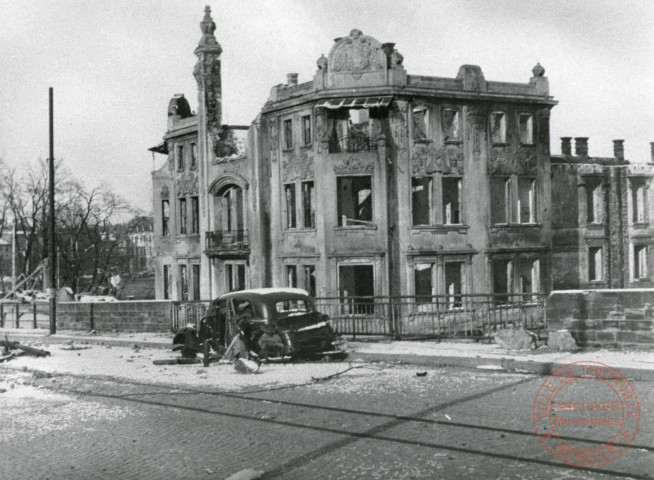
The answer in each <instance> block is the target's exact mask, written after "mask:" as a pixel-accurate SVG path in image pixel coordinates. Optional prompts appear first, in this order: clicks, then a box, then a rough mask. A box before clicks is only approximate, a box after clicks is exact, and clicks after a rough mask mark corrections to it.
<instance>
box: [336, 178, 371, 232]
mask: <svg viewBox="0 0 654 480" xmlns="http://www.w3.org/2000/svg"><path fill="white" fill-rule="evenodd" d="M337 191H338V218H339V221H340V226H341V227H347V226H361V225H371V224H372V177H369V176H361V177H338V178H337Z"/></svg>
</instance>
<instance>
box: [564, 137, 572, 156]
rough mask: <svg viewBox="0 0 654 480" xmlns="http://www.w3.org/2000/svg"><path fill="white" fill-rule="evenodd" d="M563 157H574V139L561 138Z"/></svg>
mask: <svg viewBox="0 0 654 480" xmlns="http://www.w3.org/2000/svg"><path fill="white" fill-rule="evenodd" d="M561 155H567V156H569V155H572V137H561Z"/></svg>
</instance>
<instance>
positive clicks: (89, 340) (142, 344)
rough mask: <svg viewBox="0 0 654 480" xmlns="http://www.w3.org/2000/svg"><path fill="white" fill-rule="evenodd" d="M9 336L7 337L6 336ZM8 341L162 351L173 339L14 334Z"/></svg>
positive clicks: (171, 346)
mask: <svg viewBox="0 0 654 480" xmlns="http://www.w3.org/2000/svg"><path fill="white" fill-rule="evenodd" d="M8 336H9V335H8ZM9 340H11V341H12V342H19V343H22V344H25V345H27V344H28V343H42V344H47V345H52V344H54V345H56V344H66V343H68V342H70V341H73V342H74V343H77V344H82V345H84V344H89V345H110V346H112V347H134V346H138V347H139V348H157V349H162V350H170V349H172V348H173V339H172V336H171V339H170V340H169V341H168V342H153V341H140V340H128V339H121V338H115V339H114V338H104V337H103V338H95V337H82V336H79V337H78V336H76V335H59V334H54V335H40V334H38V335H31V334H25V333H23V334H18V335H16V334H14V333H12V334H11V335H10V336H9Z"/></svg>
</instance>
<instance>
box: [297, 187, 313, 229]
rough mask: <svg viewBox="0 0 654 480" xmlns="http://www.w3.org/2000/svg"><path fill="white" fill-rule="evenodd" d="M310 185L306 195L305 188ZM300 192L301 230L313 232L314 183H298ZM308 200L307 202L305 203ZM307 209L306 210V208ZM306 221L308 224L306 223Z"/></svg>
mask: <svg viewBox="0 0 654 480" xmlns="http://www.w3.org/2000/svg"><path fill="white" fill-rule="evenodd" d="M309 184H311V188H310V189H309V192H308V195H307V191H306V190H305V186H307V185H309ZM300 192H301V197H302V198H301V206H300V208H301V210H302V215H301V218H302V228H304V229H305V230H315V228H316V182H314V181H313V180H303V181H301V182H300ZM307 198H308V201H307ZM307 203H308V205H307ZM307 207H308V208H307ZM307 220H308V222H307Z"/></svg>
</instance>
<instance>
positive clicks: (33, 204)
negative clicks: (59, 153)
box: [0, 160, 137, 292]
mask: <svg viewBox="0 0 654 480" xmlns="http://www.w3.org/2000/svg"><path fill="white" fill-rule="evenodd" d="M47 167H48V165H47V162H46V161H44V160H40V161H39V162H38V164H37V165H36V166H35V167H32V168H28V169H27V170H26V171H24V172H22V173H20V172H18V171H17V170H16V169H9V168H8V167H6V165H3V164H0V168H1V169H2V171H1V172H0V173H2V174H3V178H4V182H3V183H2V185H1V187H0V234H1V233H2V229H3V228H5V224H6V222H5V221H4V220H5V217H6V216H7V215H10V216H11V217H13V219H14V222H15V223H16V226H17V229H18V230H19V231H20V253H21V254H20V255H18V266H17V267H18V272H19V273H22V274H23V275H29V273H31V272H30V270H32V269H34V268H36V267H37V266H38V265H39V263H40V262H41V261H42V260H43V259H45V258H47V256H48V235H47V216H48V204H47V202H48V181H47V180H48V168H47ZM55 172H56V173H55V175H56V177H55V178H56V185H55V201H56V205H55V209H56V240H55V241H56V243H57V252H58V253H57V262H56V263H57V265H58V275H59V284H60V286H69V287H71V288H72V289H73V291H74V292H80V291H89V292H97V291H98V290H99V289H101V288H102V287H104V286H105V285H107V280H108V278H109V277H110V276H111V275H112V274H113V273H118V272H121V271H126V270H125V266H124V264H125V262H127V265H128V264H129V260H126V259H125V258H124V257H125V252H124V251H123V249H121V244H122V243H123V242H124V239H125V238H126V236H128V235H129V233H130V228H129V227H128V225H129V224H125V222H124V220H125V218H127V217H129V216H132V215H134V214H135V213H137V212H136V210H135V209H133V208H132V207H131V206H130V205H129V204H128V202H127V201H125V200H124V199H122V198H121V197H119V196H118V195H116V194H115V193H113V192H112V191H111V190H109V189H108V188H104V187H98V188H94V189H92V190H90V191H89V190H87V189H86V188H85V187H84V185H83V184H82V183H81V182H80V181H79V180H77V179H75V178H74V176H73V175H72V173H71V172H70V171H69V170H68V169H66V168H65V167H64V166H63V164H62V163H61V162H57V164H56V165H55ZM1 273H2V272H0V274H1Z"/></svg>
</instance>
